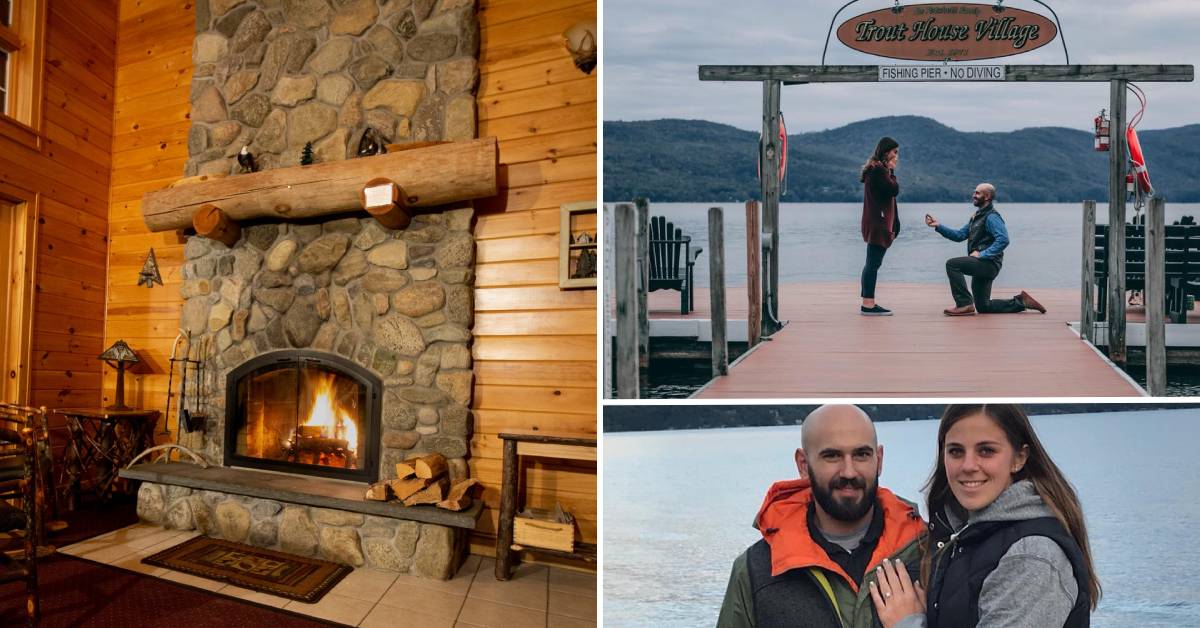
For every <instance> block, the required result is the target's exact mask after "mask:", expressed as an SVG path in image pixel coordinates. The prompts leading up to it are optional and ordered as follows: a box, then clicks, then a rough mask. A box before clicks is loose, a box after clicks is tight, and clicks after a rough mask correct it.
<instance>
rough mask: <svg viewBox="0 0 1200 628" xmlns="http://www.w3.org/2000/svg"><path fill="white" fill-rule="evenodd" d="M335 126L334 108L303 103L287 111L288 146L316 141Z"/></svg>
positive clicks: (320, 104)
mask: <svg viewBox="0 0 1200 628" xmlns="http://www.w3.org/2000/svg"><path fill="white" fill-rule="evenodd" d="M336 127H337V110H336V109H334V108H333V107H330V106H329V105H326V104H324V103H319V102H310V103H305V104H303V105H300V106H298V107H296V108H294V109H292V110H291V111H290V112H288V133H287V138H288V146H291V147H293V148H294V147H297V146H303V145H304V143H305V142H312V141H316V140H318V139H320V138H322V137H325V136H326V135H328V134H329V132H330V131H332V130H334V128H336ZM318 227H319V225H318Z"/></svg>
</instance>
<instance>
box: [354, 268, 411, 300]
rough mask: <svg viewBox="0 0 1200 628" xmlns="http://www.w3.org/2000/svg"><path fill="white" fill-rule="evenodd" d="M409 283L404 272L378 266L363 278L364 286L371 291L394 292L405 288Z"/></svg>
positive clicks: (362, 283)
mask: <svg viewBox="0 0 1200 628" xmlns="http://www.w3.org/2000/svg"><path fill="white" fill-rule="evenodd" d="M407 283H408V277H406V276H405V275H404V273H400V272H396V271H394V270H386V269H382V268H376V269H375V270H372V271H370V272H368V273H367V274H366V275H365V276H364V277H363V278H362V282H361V285H362V288H363V290H367V291H369V292H379V293H385V294H387V293H392V292H395V291H396V290H399V289H400V288H403V287H404V286H405V284H407Z"/></svg>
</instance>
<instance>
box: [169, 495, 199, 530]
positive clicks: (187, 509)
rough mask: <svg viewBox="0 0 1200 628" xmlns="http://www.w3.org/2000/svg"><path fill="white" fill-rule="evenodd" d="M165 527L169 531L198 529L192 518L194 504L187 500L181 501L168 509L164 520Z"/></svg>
mask: <svg viewBox="0 0 1200 628" xmlns="http://www.w3.org/2000/svg"><path fill="white" fill-rule="evenodd" d="M163 519H164V521H163V527H165V528H167V529H169V530H191V529H192V528H195V527H196V522H195V519H193V518H192V504H191V502H190V501H188V500H187V499H180V500H178V501H176V502H175V503H173V504H171V505H170V507H168V508H167V513H166V516H165V517H164V518H163Z"/></svg>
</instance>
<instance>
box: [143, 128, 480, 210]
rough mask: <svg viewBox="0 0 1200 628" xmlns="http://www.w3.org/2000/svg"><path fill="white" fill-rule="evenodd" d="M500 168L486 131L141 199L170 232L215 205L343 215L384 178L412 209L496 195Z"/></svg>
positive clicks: (166, 191) (358, 205)
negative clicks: (481, 134)
mask: <svg viewBox="0 0 1200 628" xmlns="http://www.w3.org/2000/svg"><path fill="white" fill-rule="evenodd" d="M496 171H497V148H496V138H494V137H487V138H483V139H478V140H470V141H466V142H452V143H448V144H438V145H435V146H428V147H425V148H415V149H412V150H407V151H403V152H399V153H388V154H385V155H375V156H372V157H360V158H357V159H347V160H345V161H334V162H329V163H322V164H313V165H311V166H293V167H290V168H276V169H275V170H267V171H265V172H254V173H249V174H242V175H237V176H231V177H225V178H221V179H212V180H209V181H205V182H202V183H196V184H193V185H186V186H180V187H173V188H166V189H162V190H155V191H153V192H147V193H146V195H145V196H143V197H142V218H143V220H145V222H146V227H147V228H148V229H149V230H150V231H171V230H173V229H184V228H187V227H190V226H192V217H193V215H194V214H195V213H196V212H197V211H198V210H199V209H200V208H201V207H203V206H204V205H209V204H211V205H216V206H217V207H220V208H221V211H222V212H224V214H225V215H226V216H228V217H229V219H231V220H234V221H243V220H249V219H253V218H276V219H303V218H312V217H316V216H326V215H330V214H340V213H344V212H348V211H354V210H361V208H362V190H363V186H364V185H365V184H366V183H367V182H368V181H370V180H372V179H378V178H386V179H389V180H391V181H394V182H395V183H396V184H397V185H398V186H399V187H400V189H402V190H403V191H404V194H405V198H404V199H403V205H404V206H405V207H429V206H433V205H444V204H447V203H454V202H457V201H465V200H470V199H476V198H484V197H488V196H494V195H495V194H496V192H497V190H498V187H497V176H496Z"/></svg>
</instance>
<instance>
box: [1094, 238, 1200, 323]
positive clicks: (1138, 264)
mask: <svg viewBox="0 0 1200 628" xmlns="http://www.w3.org/2000/svg"><path fill="white" fill-rule="evenodd" d="M1108 235H1109V233H1108V225H1096V245H1095V250H1096V262H1095V283H1096V285H1097V292H1098V297H1099V298H1098V301H1099V307H1098V308H1097V316H1099V317H1100V319H1101V320H1103V318H1104V316H1105V314H1106V312H1107V310H1108ZM1163 243H1164V245H1165V252H1164V253H1165V256H1166V260H1165V267H1164V274H1165V283H1164V285H1165V287H1166V291H1167V294H1166V311H1167V315H1168V316H1169V317H1170V319H1171V322H1172V323H1187V313H1188V297H1189V296H1190V297H1192V298H1193V299H1195V298H1197V297H1200V226H1197V225H1166V229H1165V230H1164V237H1163ZM1145 286H1146V228H1145V227H1144V226H1142V225H1125V289H1126V290H1144V289H1145Z"/></svg>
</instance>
